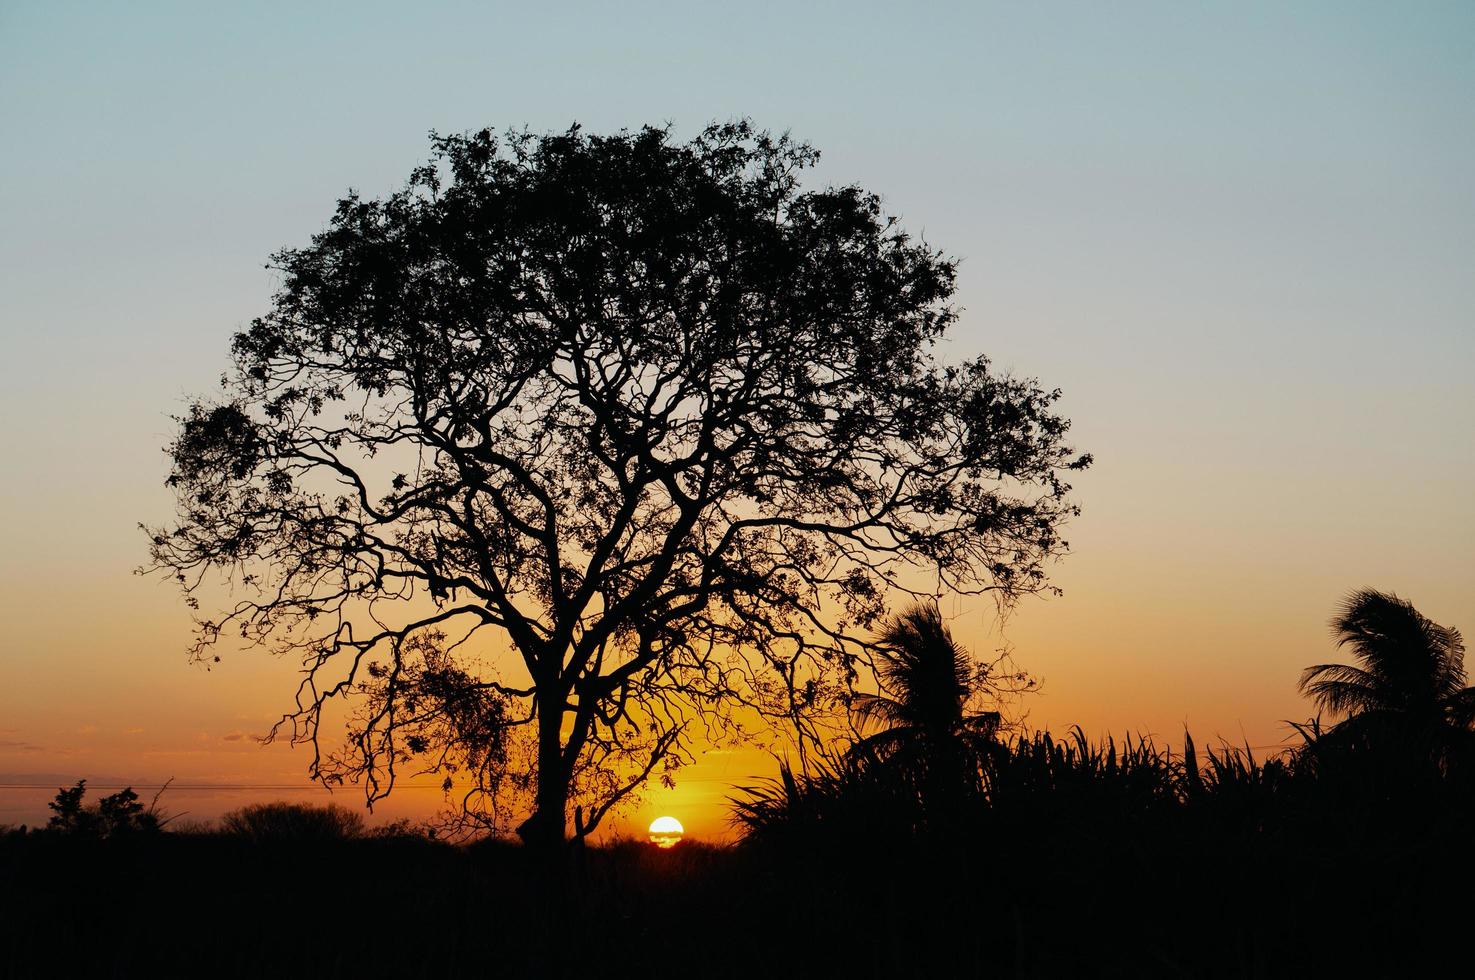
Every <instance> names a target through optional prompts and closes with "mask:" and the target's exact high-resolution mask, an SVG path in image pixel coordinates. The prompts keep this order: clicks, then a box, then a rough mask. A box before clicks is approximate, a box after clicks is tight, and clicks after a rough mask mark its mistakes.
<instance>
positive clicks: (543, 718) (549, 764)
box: [517, 691, 569, 850]
mask: <svg viewBox="0 0 1475 980" xmlns="http://www.w3.org/2000/svg"><path fill="white" fill-rule="evenodd" d="M540 693H541V692H540ZM554 697H557V700H558V702H559V707H556V708H555V707H551V706H549V705H548V704H547V703H546V702H545V704H542V705H539V707H538V772H537V782H538V788H537V791H536V793H535V795H534V798H533V812H532V815H531V816H529V817H528V818H527V819H526V820H524V821H523V822H522V824H521V825H520V826H519V827H518V828H517V835H518V836H519V837H521V838H522V841H523V843H524V844H526V845H528V846H529V847H539V848H547V849H550V850H552V849H557V848H559V847H561V846H562V845H563V843H564V841H565V834H566V831H567V829H568V827H567V824H568V819H567V818H568V813H567V810H568V790H569V787H568V773H566V772H565V771H564V763H563V742H562V740H561V739H560V737H559V736H560V729H562V727H563V711H562V701H563V698H562V696H559V695H558V692H554V691H550V692H549V697H548V699H547V700H548V701H552V700H554Z"/></svg>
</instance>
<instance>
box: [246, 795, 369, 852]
mask: <svg viewBox="0 0 1475 980" xmlns="http://www.w3.org/2000/svg"><path fill="white" fill-rule="evenodd" d="M220 829H221V831H222V832H224V833H226V834H232V835H235V836H237V837H243V838H245V839H247V840H250V841H253V842H255V843H313V842H317V843H321V842H324V841H335V840H352V839H354V838H358V837H362V836H364V818H363V815H362V814H359V813H355V812H354V811H353V810H349V809H347V808H346V807H341V806H338V805H337V804H336V803H333V804H329V805H328V806H310V805H308V804H303V803H285V802H276V803H253V804H250V805H249V806H244V807H241V808H240V809H238V810H232V811H231V812H230V813H227V814H226V815H225V816H223V817H221V818H220Z"/></svg>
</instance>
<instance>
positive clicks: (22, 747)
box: [0, 738, 46, 752]
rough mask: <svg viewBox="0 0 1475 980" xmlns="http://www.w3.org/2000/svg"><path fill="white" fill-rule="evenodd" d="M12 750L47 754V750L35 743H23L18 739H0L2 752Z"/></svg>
mask: <svg viewBox="0 0 1475 980" xmlns="http://www.w3.org/2000/svg"><path fill="white" fill-rule="evenodd" d="M4 749H10V750H11V751H12V752H45V751H46V748H45V747H44V746H41V745H37V744H35V743H34V742H22V741H20V740H18V739H13V738H5V739H0V750H4Z"/></svg>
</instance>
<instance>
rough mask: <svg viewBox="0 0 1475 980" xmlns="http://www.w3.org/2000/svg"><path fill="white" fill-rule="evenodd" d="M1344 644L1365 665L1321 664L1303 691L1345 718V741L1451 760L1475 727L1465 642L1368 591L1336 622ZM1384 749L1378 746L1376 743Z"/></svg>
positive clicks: (1395, 600)
mask: <svg viewBox="0 0 1475 980" xmlns="http://www.w3.org/2000/svg"><path fill="white" fill-rule="evenodd" d="M1331 625H1332V633H1333V635H1334V636H1335V637H1336V638H1337V646H1338V647H1350V648H1351V649H1352V651H1353V653H1354V654H1355V656H1356V659H1357V661H1358V663H1359V664H1360V666H1353V665H1351V664H1317V665H1315V666H1312V667H1308V668H1306V670H1305V671H1304V672H1303V673H1302V675H1301V691H1302V693H1304V694H1308V695H1310V696H1311V697H1312V698H1313V699H1314V700H1315V701H1316V703H1317V705H1318V706H1319V707H1320V708H1322V709H1323V710H1326V711H1329V712H1331V713H1333V714H1334V715H1345V716H1346V718H1345V720H1344V721H1343V722H1342V723H1341V724H1340V725H1338V726H1337V728H1338V729H1340V731H1341V735H1342V737H1344V738H1346V737H1355V738H1357V739H1360V740H1363V741H1366V742H1368V743H1369V744H1370V745H1373V743H1384V744H1391V745H1396V746H1399V747H1412V748H1414V749H1416V750H1417V751H1419V752H1421V753H1422V752H1431V753H1432V754H1433V758H1434V759H1435V761H1437V762H1440V763H1446V762H1447V761H1448V760H1447V754H1448V751H1449V749H1450V748H1451V747H1453V746H1454V745H1456V744H1458V743H1461V742H1463V741H1465V740H1467V739H1468V735H1469V732H1470V729H1471V725H1472V723H1475V688H1470V687H1466V686H1465V643H1464V639H1463V638H1462V637H1461V636H1460V632H1459V630H1456V629H1452V628H1450V627H1447V626H1440V625H1439V624H1438V623H1435V622H1433V621H1431V620H1430V619H1428V618H1427V617H1426V616H1424V615H1423V614H1422V613H1420V612H1419V611H1418V610H1417V609H1415V608H1414V606H1413V604H1412V603H1411V602H1409V601H1407V600H1406V599H1400V598H1399V597H1398V596H1396V595H1393V594H1391V593H1386V592H1377V591H1374V590H1372V589H1361V590H1359V591H1356V592H1353V593H1351V594H1350V595H1348V596H1347V598H1346V599H1345V600H1344V602H1343V604H1342V609H1341V611H1340V612H1339V613H1338V614H1337V616H1336V618H1334V619H1333V620H1332V624H1331ZM1373 747H1376V745H1373Z"/></svg>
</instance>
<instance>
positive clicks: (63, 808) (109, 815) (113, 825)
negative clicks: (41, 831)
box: [46, 779, 160, 839]
mask: <svg viewBox="0 0 1475 980" xmlns="http://www.w3.org/2000/svg"><path fill="white" fill-rule="evenodd" d="M86 795H87V780H85V779H79V780H77V783H76V785H74V786H72V787H71V788H70V789H62V790H58V791H57V794H56V799H54V800H52V801H51V802H50V803H48V804H47V806H48V807H49V808H50V809H51V819H50V820H49V821H48V822H47V824H46V830H47V831H49V832H50V833H54V834H66V835H70V836H75V837H92V838H99V839H100V838H108V837H118V836H121V835H127V834H141V833H144V834H146V833H154V832H156V831H158V829H159V825H160V819H159V814H158V813H157V811H156V810H155V808H154V807H153V806H147V807H146V806H144V804H142V803H140V802H139V800H138V794H137V793H135V792H133V788H132V787H131V786H130V787H125V788H124V789H121V790H119V791H118V792H116V793H113V794H111V795H109V796H104V797H102V798H101V799H99V800H98V801H97V802H96V803H94V804H92V805H91V806H88V805H86V804H84V803H83V798H84V797H85V796H86ZM155 802H157V800H156V801H155Z"/></svg>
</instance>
